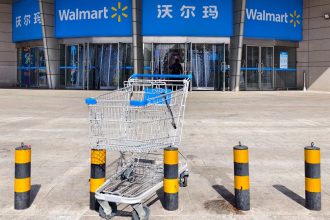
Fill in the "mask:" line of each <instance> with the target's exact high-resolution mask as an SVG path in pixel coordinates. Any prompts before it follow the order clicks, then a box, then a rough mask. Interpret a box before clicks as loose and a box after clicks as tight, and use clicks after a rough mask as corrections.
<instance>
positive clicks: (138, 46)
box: [132, 0, 143, 73]
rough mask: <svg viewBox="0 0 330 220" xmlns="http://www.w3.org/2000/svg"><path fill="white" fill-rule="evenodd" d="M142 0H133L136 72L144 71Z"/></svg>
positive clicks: (134, 61)
mask: <svg viewBox="0 0 330 220" xmlns="http://www.w3.org/2000/svg"><path fill="white" fill-rule="evenodd" d="M141 7H142V2H141V0H132V15H133V17H132V27H133V63H134V73H143V43H142V36H141V26H142V25H141V23H142V22H141V21H142V19H141V17H142V10H141Z"/></svg>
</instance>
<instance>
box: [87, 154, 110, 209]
mask: <svg viewBox="0 0 330 220" xmlns="http://www.w3.org/2000/svg"><path fill="white" fill-rule="evenodd" d="M105 166H106V150H99V149H92V150H91V176H90V180H89V182H90V201H89V208H90V209H91V210H95V211H98V210H99V206H100V205H99V203H98V202H97V201H96V199H95V192H96V190H97V189H98V188H99V187H100V186H101V185H102V184H103V183H104V182H105Z"/></svg>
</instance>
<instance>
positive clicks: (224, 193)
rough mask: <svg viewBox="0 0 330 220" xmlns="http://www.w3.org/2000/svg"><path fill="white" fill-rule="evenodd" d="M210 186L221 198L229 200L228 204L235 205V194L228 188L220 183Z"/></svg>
mask: <svg viewBox="0 0 330 220" xmlns="http://www.w3.org/2000/svg"><path fill="white" fill-rule="evenodd" d="M212 187H213V189H214V190H215V191H217V192H218V193H219V194H220V195H221V196H222V198H224V199H225V200H226V201H227V202H229V203H230V205H232V206H233V207H235V196H234V195H233V194H232V193H231V192H230V191H229V190H228V189H226V187H224V186H222V185H213V186H212Z"/></svg>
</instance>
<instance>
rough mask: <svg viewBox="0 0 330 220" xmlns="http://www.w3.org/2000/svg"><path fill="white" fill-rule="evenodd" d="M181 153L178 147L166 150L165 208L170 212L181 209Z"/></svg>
mask: <svg viewBox="0 0 330 220" xmlns="http://www.w3.org/2000/svg"><path fill="white" fill-rule="evenodd" d="M178 164H179V151H178V148H176V147H167V148H165V149H164V208H165V209H166V210H168V211H174V210H177V209H178V207H179V179H178V174H179V170H178V169H179V166H178Z"/></svg>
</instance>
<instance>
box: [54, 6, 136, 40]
mask: <svg viewBox="0 0 330 220" xmlns="http://www.w3.org/2000/svg"><path fill="white" fill-rule="evenodd" d="M55 8H56V10H55V17H56V18H55V19H56V37H58V38H66V37H105V36H130V35H132V3H131V0H111V1H109V0H93V1H91V0H74V1H68V0H56V6H55Z"/></svg>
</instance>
